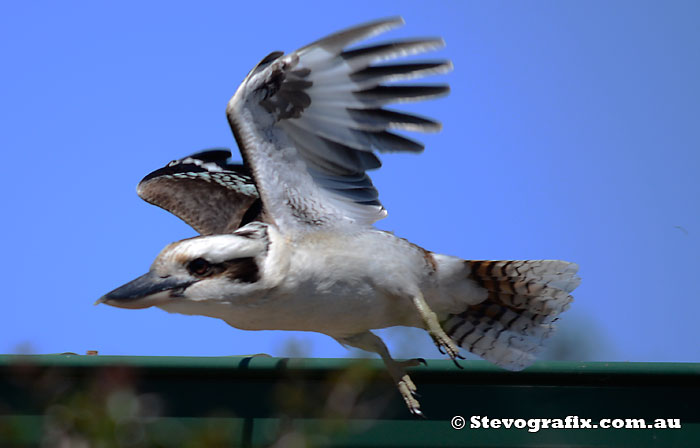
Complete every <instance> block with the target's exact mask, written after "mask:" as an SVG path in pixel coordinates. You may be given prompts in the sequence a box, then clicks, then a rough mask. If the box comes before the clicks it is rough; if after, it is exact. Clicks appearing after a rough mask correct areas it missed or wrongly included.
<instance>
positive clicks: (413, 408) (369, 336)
mask: <svg viewBox="0 0 700 448" xmlns="http://www.w3.org/2000/svg"><path fill="white" fill-rule="evenodd" d="M337 339H338V342H340V343H341V344H345V345H350V346H352V347H355V348H359V349H361V350H365V351H368V352H373V353H377V354H378V355H379V356H381V357H382V360H383V361H384V365H386V368H387V370H388V371H389V375H391V378H392V379H393V380H394V383H396V386H397V387H398V388H399V393H400V394H401V396H402V397H403V399H404V401H405V402H406V406H407V407H408V410H409V411H410V412H411V414H414V415H418V416H420V417H422V416H423V413H422V412H421V410H420V403H419V402H418V400H417V399H416V395H417V393H416V385H415V384H413V381H411V377H409V376H408V374H407V373H406V370H405V368H406V367H415V366H417V365H419V364H421V363H423V364H424V363H425V360H424V359H419V358H416V359H409V360H407V361H396V360H395V359H394V358H392V357H391V354H389V349H387V348H386V345H384V341H382V340H381V339H380V338H379V336H377V335H376V334H374V333H372V332H371V331H366V332H364V333H358V334H356V335H353V336H350V337H347V338H337Z"/></svg>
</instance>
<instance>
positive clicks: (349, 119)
mask: <svg viewBox="0 0 700 448" xmlns="http://www.w3.org/2000/svg"><path fill="white" fill-rule="evenodd" d="M403 24H404V21H403V19H402V18H401V17H390V18H385V19H380V20H375V21H372V22H368V23H364V24H361V25H358V26H355V27H351V28H348V29H345V30H342V31H339V32H336V33H334V34H331V35H329V36H327V37H324V38H322V39H319V40H317V41H315V42H313V43H311V44H308V45H306V46H304V47H302V48H300V49H298V50H296V51H293V52H290V53H288V54H285V53H283V52H279V51H277V52H273V53H270V54H269V55H268V56H266V57H265V58H263V59H262V60H261V61H260V62H259V63H258V64H257V65H256V66H255V67H254V68H253V69H252V70H251V71H250V72H249V73H248V75H247V76H246V77H245V79H244V80H243V82H242V83H241V84H240V86H239V87H238V89H237V90H236V92H235V93H234V95H233V97H232V98H231V99H230V101H229V102H228V104H227V107H226V116H227V118H228V122H229V124H230V127H231V129H232V132H233V135H234V138H235V141H236V143H237V145H238V148H239V150H240V153H241V157H242V163H231V162H229V161H228V160H229V158H230V157H231V152H230V151H228V150H227V149H221V148H219V149H216V148H215V149H211V150H207V151H202V152H199V153H196V154H192V155H190V156H187V157H184V158H181V159H178V160H174V161H172V162H170V163H168V164H167V165H166V166H164V167H163V168H160V169H158V170H156V171H153V172H152V173H150V174H148V175H147V176H146V177H144V179H143V180H142V181H141V182H140V183H139V184H138V187H137V193H138V195H139V196H140V197H141V198H143V199H144V200H146V201H147V202H149V203H152V204H154V205H156V206H159V207H161V208H164V209H165V210H167V211H169V212H171V213H173V214H174V215H176V216H177V217H179V218H181V219H182V220H183V221H185V222H186V223H187V224H189V225H190V226H191V227H193V228H194V229H195V230H196V231H197V232H198V233H199V235H198V236H196V237H193V238H188V239H183V240H181V241H177V242H174V243H171V244H169V245H167V246H166V247H165V248H164V249H163V250H162V251H161V252H160V254H159V255H158V256H157V257H156V259H155V261H154V262H153V264H152V265H151V267H150V269H149V271H148V272H147V273H146V274H144V275H142V276H141V277H138V278H136V279H135V280H133V281H131V282H128V283H126V284H125V285H123V286H121V287H118V288H116V289H114V290H113V291H111V292H109V293H107V294H105V295H104V296H102V297H101V298H100V299H98V301H97V302H96V304H99V303H104V304H107V305H111V306H115V307H120V308H130V309H142V308H147V307H153V306H154V307H158V308H161V309H163V310H165V311H167V312H171V313H180V314H186V315H202V316H209V317H213V318H218V319H222V320H223V321H225V322H226V323H228V324H229V325H231V326H233V327H235V328H238V329H243V330H289V331H311V332H317V333H322V334H325V335H328V336H330V337H331V338H334V339H335V340H337V341H338V342H339V343H340V344H342V345H344V346H346V347H354V348H359V349H361V350H365V351H368V352H372V353H375V354H377V355H379V357H381V359H382V360H383V361H384V364H385V366H386V368H387V370H388V373H389V375H390V376H391V378H392V379H393V382H394V383H395V385H396V387H397V388H398V391H399V393H400V395H401V397H402V398H403V400H404V402H405V404H406V406H407V408H408V410H409V411H410V413H412V414H414V415H417V416H423V415H424V414H423V411H422V410H421V406H420V402H419V401H418V397H419V395H418V392H417V387H416V385H415V384H414V382H413V381H412V379H411V377H410V376H409V375H408V373H407V368H409V367H415V366H418V365H419V364H420V363H421V362H424V360H422V359H419V358H416V359H409V360H404V361H398V360H395V359H394V358H393V357H392V356H391V354H390V352H389V350H388V348H387V347H386V345H385V343H384V341H383V340H382V339H381V338H380V337H379V336H377V335H376V334H375V333H374V332H373V330H377V329H382V328H388V327H395V326H406V327H416V328H421V329H424V330H425V331H426V332H427V333H428V334H429V335H430V337H431V338H432V340H433V341H434V343H435V345H436V347H437V349H438V350H439V351H440V352H441V353H443V354H446V355H447V356H448V357H449V358H450V359H452V360H453V361H454V362H455V364H457V366H460V364H459V360H460V359H464V356H463V355H462V353H463V351H462V350H466V351H468V352H471V353H473V354H476V355H478V356H480V357H482V358H484V359H486V360H488V361H490V362H492V363H494V364H496V365H498V366H501V367H503V368H506V369H510V370H521V369H523V368H525V367H527V366H528V365H530V364H532V362H533V361H534V360H535V357H536V355H537V353H538V351H539V350H540V349H541V347H542V345H543V343H544V341H545V339H546V338H547V337H548V336H549V335H550V334H551V333H552V331H553V329H554V321H555V320H557V319H558V316H559V314H560V313H562V312H563V311H565V310H566V309H567V308H568V307H569V306H570V303H571V301H572V300H573V298H572V296H571V292H572V291H573V290H574V289H575V288H576V287H577V286H578V285H579V283H580V278H579V277H578V276H577V271H578V266H577V265H576V264H575V263H571V262H566V261H560V260H465V259H462V258H459V257H455V256H450V255H443V254H438V253H434V252H431V251H429V250H426V249H424V248H422V247H419V246H418V245H416V244H413V243H411V242H409V241H407V240H406V239H403V238H400V237H398V236H396V235H394V234H393V233H391V232H387V231H383V230H379V229H377V228H376V227H374V223H375V222H376V221H378V220H380V219H382V218H384V217H385V216H386V215H387V211H386V209H385V208H384V206H383V205H382V203H381V202H380V201H379V195H378V192H377V189H376V188H375V187H374V185H373V183H372V180H371V179H370V177H369V175H368V174H367V172H368V171H371V170H374V169H377V168H379V167H380V166H381V162H380V159H379V158H378V156H377V153H385V152H408V153H420V152H421V151H423V149H424V146H423V145H422V144H421V143H419V142H417V141H414V140H412V139H409V138H407V137H405V136H403V135H401V134H400V131H418V132H436V131H439V130H440V129H441V124H440V123H439V122H438V121H436V120H433V119H430V118H426V117H422V116H418V115H415V114H412V113H406V112H403V111H400V110H395V109H390V108H387V107H386V106H387V105H388V104H393V103H402V102H409V101H422V100H429V99H434V98H438V97H442V96H444V95H447V94H448V92H449V86H448V85H445V84H414V83H405V82H403V81H406V80H411V79H417V78H422V77H425V76H428V75H441V74H444V73H447V72H449V71H450V70H452V68H453V66H452V64H451V62H449V61H446V60H428V61H419V62H416V61H414V60H413V59H411V60H409V61H408V62H406V61H401V62H397V61H396V59H399V58H403V57H406V56H411V55H415V54H420V53H424V52H427V51H432V50H436V49H439V48H441V47H442V46H443V45H444V41H443V40H442V39H440V38H419V39H405V40H392V41H388V42H385V43H378V44H365V45H364V46H357V44H358V43H359V42H362V41H364V40H366V39H369V38H371V37H374V36H376V35H379V34H381V33H384V32H387V31H389V30H391V29H394V28H397V27H399V26H401V25H403ZM397 81H398V82H399V83H397ZM396 131H398V132H396ZM460 367H461V366H460Z"/></svg>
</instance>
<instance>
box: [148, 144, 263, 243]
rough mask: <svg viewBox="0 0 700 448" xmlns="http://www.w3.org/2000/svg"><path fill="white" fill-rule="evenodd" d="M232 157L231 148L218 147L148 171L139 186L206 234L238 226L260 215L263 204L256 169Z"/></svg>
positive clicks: (201, 232)
mask: <svg viewBox="0 0 700 448" xmlns="http://www.w3.org/2000/svg"><path fill="white" fill-rule="evenodd" d="M229 157H231V152H230V151H229V150H227V149H215V150H208V151H203V152H199V153H196V154H193V155H191V156H187V157H184V158H182V159H179V160H173V161H172V162H170V163H168V164H167V165H166V166H164V167H163V168H160V169H158V170H155V171H153V172H152V173H150V174H149V175H147V176H146V177H144V178H143V180H141V182H139V185H138V187H137V190H136V191H137V193H138V195H139V196H140V197H141V198H142V199H143V200H145V201H146V202H149V203H151V204H153V205H157V206H158V207H161V208H163V209H165V210H167V211H169V212H170V213H172V214H174V215H175V216H177V217H178V218H180V219H182V220H183V221H185V222H186V223H187V224H189V225H190V226H192V228H194V229H195V230H196V231H197V232H199V233H200V234H202V235H212V234H219V233H230V232H233V231H234V230H236V229H237V228H239V227H240V226H241V225H244V224H246V223H248V222H250V221H256V220H260V214H261V208H262V207H261V201H260V197H259V196H258V190H257V188H256V187H255V183H254V182H253V179H252V177H251V175H250V172H249V171H248V169H247V168H246V167H245V166H244V165H240V164H230V163H228V162H227V159H228V158H229Z"/></svg>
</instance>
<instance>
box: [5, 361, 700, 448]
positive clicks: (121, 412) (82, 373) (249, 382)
mask: <svg viewBox="0 0 700 448" xmlns="http://www.w3.org/2000/svg"><path fill="white" fill-rule="evenodd" d="M463 365H464V367H465V368H464V369H463V370H460V369H457V368H456V367H455V366H454V365H453V364H452V362H450V361H445V360H429V361H428V366H427V367H416V368H413V369H410V373H411V377H412V378H413V380H414V382H415V383H416V385H417V386H418V390H419V393H420V394H421V398H420V402H421V406H422V409H423V411H424V412H425V414H426V416H427V418H426V419H424V420H421V419H417V418H415V417H413V416H411V415H410V414H409V413H408V411H407V410H406V408H405V406H404V404H403V402H402V400H401V398H400V396H399V395H398V393H397V392H396V390H395V388H394V386H393V384H392V383H391V381H390V380H389V378H388V375H387V374H386V372H385V369H384V367H383V365H382V363H381V361H378V360H348V359H288V358H269V357H218V358H194V357H122V356H78V355H2V356H0V447H6V446H8V447H26V446H38V445H39V444H41V443H42V441H43V442H44V443H46V442H49V444H51V443H58V442H64V443H66V444H67V445H68V446H70V444H71V443H72V444H73V445H77V444H79V443H81V442H87V443H88V444H89V446H96V445H98V444H100V443H101V444H102V445H103V446H135V447H141V446H159V447H160V446H162V447H170V446H173V447H181V446H191V447H199V446H227V447H228V446H269V445H272V444H274V443H276V442H277V443H279V446H290V445H293V444H294V443H298V445H297V446H337V447H360V446H362V447H376V446H395V447H412V446H512V447H515V446H552V447H554V446H633V445H634V446H636V447H644V446H663V447H670V446H684V447H685V446H700V364H681V363H568V362H567V363H565V362H539V363H536V364H535V365H533V366H532V367H530V368H528V369H526V370H524V371H522V372H508V371H505V370H502V369H499V368H497V367H494V366H492V365H490V364H488V363H486V362H482V361H468V362H463ZM455 416H462V417H464V418H465V420H466V427H465V428H464V429H461V430H455V429H453V427H452V426H451V422H452V419H453V418H454V417H455ZM475 416H478V417H488V418H489V419H494V418H497V419H514V420H513V422H512V424H519V425H521V426H522V425H523V424H526V423H528V422H527V421H528V420H529V419H538V418H539V419H543V418H544V419H552V420H551V422H550V423H549V424H550V425H553V424H556V422H557V419H561V421H564V420H565V419H566V417H567V416H571V417H570V418H569V420H568V423H569V424H572V423H574V420H573V419H572V417H573V416H576V417H578V418H579V419H590V423H591V424H600V423H601V419H610V424H611V425H612V424H615V425H619V424H622V423H624V420H625V419H644V422H645V424H652V425H653V424H654V423H656V424H657V425H660V424H661V423H670V424H671V425H674V423H675V421H676V420H675V419H678V420H679V421H680V425H681V427H680V428H666V429H664V428H636V429H626V428H608V429H603V428H597V429H593V428H591V429H551V428H547V429H540V430H539V431H537V432H531V431H528V428H529V427H528V426H526V427H524V428H510V429H505V428H503V427H501V428H498V429H484V428H479V429H475V428H471V427H470V425H471V423H472V418H473V417H475ZM517 419H522V420H523V421H521V422H516V421H515V420H517ZM614 419H621V420H615V421H614V422H613V420H614ZM657 419H664V420H663V422H659V421H657ZM666 419H671V420H670V421H667V420H666ZM478 420H479V421H480V422H483V420H481V419H480V418H479V419H478ZM504 422H506V423H507V422H508V420H504ZM641 422H642V420H635V421H634V422H631V423H632V424H637V425H638V424H640V423H641ZM581 423H583V422H582V420H579V424H581ZM530 424H532V425H534V421H533V422H532V423H530Z"/></svg>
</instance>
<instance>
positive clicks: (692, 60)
mask: <svg viewBox="0 0 700 448" xmlns="http://www.w3.org/2000/svg"><path fill="white" fill-rule="evenodd" d="M261 5H262V4H261V3H260V2H233V1H230V2H198V3H197V4H196V5H195V4H194V3H192V2H182V3H178V2H172V1H170V2H160V3H159V2H130V1H123V2H118V3H116V2H115V3H112V4H106V3H103V2H99V4H98V2H60V3H56V2H39V1H37V2H13V3H11V4H10V3H8V4H5V5H3V11H2V14H0V52H1V53H0V55H1V57H2V62H3V70H1V71H0V97H1V98H2V100H1V101H0V123H2V124H1V125H0V126H2V132H1V133H0V147H1V148H2V154H3V156H2V157H3V162H4V163H3V166H4V170H3V171H4V172H3V176H2V178H1V180H0V182H2V191H3V193H4V194H3V202H4V209H5V212H4V213H3V218H4V219H3V220H2V224H0V225H1V226H2V229H1V232H0V235H2V245H3V249H4V250H3V252H4V254H5V255H4V256H3V257H2V261H1V262H0V263H2V272H3V276H2V279H3V281H2V286H3V299H2V301H3V302H2V303H3V312H2V313H0V352H1V353H14V352H23V351H25V352H26V351H31V352H34V353H57V352H66V351H71V352H77V353H84V352H85V351H86V350H99V352H100V353H102V354H124V355H126V354H129V355H206V356H213V355H233V354H249V353H261V352H265V353H270V354H272V355H277V356H279V355H286V354H290V353H291V354H294V353H296V354H301V355H311V356H329V357H336V356H347V355H348V352H347V351H346V350H345V349H344V348H342V347H340V346H339V345H338V344H337V343H336V342H335V341H333V340H331V339H330V338H328V337H325V336H322V335H315V334H306V333H284V332H245V331H241V330H236V329H233V328H231V327H228V326H227V325H226V324H225V323H223V322H220V321H217V320H214V319H210V318H205V317H191V316H179V315H171V314H168V313H165V312H163V311H161V310H158V309H149V310H140V311H132V310H121V309H116V308H111V307H107V306H98V307H93V306H92V303H93V302H94V300H95V299H97V298H98V297H100V296H101V295H102V294H104V293H105V292H107V291H109V290H111V289H113V288H114V287H116V286H119V285H120V284H122V283H124V282H126V281H128V280H131V279H132V278H134V277H136V276H138V275H140V274H142V273H144V272H145V271H146V270H147V269H148V267H149V266H150V263H151V262H152V260H153V258H154V257H155V256H156V255H157V254H158V252H159V251H160V250H161V249H162V247H163V246H165V245H166V244H167V243H169V242H171V241H175V240H179V239H182V238H186V237H190V236H193V235H194V231H193V230H191V229H190V228H188V227H187V226H186V225H185V224H184V223H182V222H180V221H179V220H178V219H177V218H175V217H173V216H171V215H169V214H168V213H166V212H164V211H162V210H160V209H158V208H156V207H153V206H151V205H148V204H146V203H145V202H143V201H141V200H140V199H139V198H138V197H137V196H136V192H135V186H136V184H137V182H138V181H139V180H140V179H141V178H142V177H143V176H144V175H145V174H147V173H148V172H150V171H151V170H154V169H156V168H159V167H161V166H162V165H164V164H165V163H167V162H168V161H170V160H172V159H174V158H179V157H182V156H184V155H187V154H188V153H191V152H194V151H197V150H200V149H203V148H209V147H217V146H227V147H232V148H235V143H234V141H233V138H232V136H231V132H230V130H229V128H228V124H227V122H226V118H225V114H224V108H225V105H226V102H227V101H228V99H229V97H230V96H231V95H232V94H233V93H234V91H235V89H236V87H237V85H238V83H239V82H240V81H241V80H242V78H243V77H244V76H245V74H246V73H247V72H248V70H250V68H252V67H253V66H254V65H255V64H256V63H257V62H258V61H259V60H260V59H261V58H262V57H264V56H265V55H266V54H267V53H269V52H270V51H273V50H284V51H291V50H294V49H295V48H297V47H299V46H302V45H304V44H306V43H308V42H310V41H312V40H315V39H317V38H319V37H321V36H324V35H326V34H328V33H330V32H333V31H336V30H338V29H341V28H344V27H347V26H351V25H354V24H357V23H360V22H363V21H367V20H372V19H375V18H379V17H385V16H390V15H396V14H401V15H403V16H404V18H405V19H406V22H407V25H406V26H405V27H404V28H401V29H400V30H397V31H393V32H391V33H389V34H387V35H384V36H383V37H381V38H379V40H383V39H391V38H400V37H412V36H441V37H443V38H444V39H445V40H446V42H447V47H446V48H445V49H444V50H442V51H440V52H439V53H435V54H434V55H433V56H435V57H443V58H449V59H451V60H452V61H453V62H454V66H455V70H454V72H452V73H451V74H449V75H447V76H442V77H441V79H439V80H438V79H437V78H436V79H435V80H434V81H445V82H449V83H450V85H451V86H452V93H451V95H450V96H449V97H447V98H444V99H440V100H436V101H432V102H429V103H419V104H411V105H410V106H408V107H406V108H405V109H408V110H414V111H417V112H419V113H421V114H423V115H427V116H432V117H435V118H437V119H439V120H441V121H442V122H443V124H444V130H443V132H441V133H439V134H435V135H427V136H425V137H421V140H422V141H424V142H425V143H426V146H427V149H426V151H425V152H424V154H422V155H420V156H415V155H393V154H390V155H385V156H384V157H383V158H382V159H383V162H384V167H383V168H382V169H381V170H380V171H378V172H375V173H374V175H373V179H374V181H375V185H376V186H377V187H378V189H379V191H380V195H381V200H382V202H383V203H384V205H385V206H386V207H387V209H388V210H389V217H388V218H387V219H386V220H384V221H381V222H380V223H378V226H379V227H380V228H383V229H387V230H392V231H394V232H395V233H396V234H397V235H399V236H401V237H404V238H407V239H409V240H411V241H413V242H414V243H416V244H419V245H421V246H423V247H425V248H427V249H430V250H433V251H435V252H441V253H447V254H451V255H457V256H460V257H462V258H465V259H484V258H486V259H539V258H556V259H564V260H569V261H575V262H577V263H579V265H580V266H581V270H580V275H581V277H582V278H583V282H582V284H581V286H580V287H579V288H578V289H577V290H576V293H575V302H574V304H573V306H572V308H571V309H570V310H569V311H568V312H567V313H566V314H565V315H564V316H563V317H562V319H561V320H560V323H561V325H560V331H559V333H558V334H557V335H555V337H554V338H553V340H552V344H553V346H554V347H555V349H557V350H559V351H561V350H564V351H569V352H571V353H573V355H572V354H571V353H570V354H569V356H573V357H574V358H575V359H585V360H606V361H698V360H699V358H700V344H699V343H698V340H699V339H700V325H698V324H697V321H698V316H699V315H700V283H699V282H698V281H697V279H698V268H699V267H700V266H699V263H698V261H700V255H698V254H700V213H699V212H698V206H699V205H700V203H699V199H700V181H698V174H697V173H698V169H699V168H700V157H699V156H698V154H699V153H700V151H699V150H700V82H699V81H698V80H700V59H699V58H698V54H700V28H699V27H698V26H697V18H698V17H700V3H697V2H683V1H675V2H637V1H635V2H631V1H630V2H625V1H617V2H602V1H599V2H597V1H592V2H554V1H547V2H430V4H428V3H427V2H426V3H423V2H401V3H389V2H379V1H373V2H346V3H343V4H342V6H341V5H340V4H337V3H336V2H317V3H299V2H294V3H292V2H284V3H279V4H275V3H270V4H268V3H266V4H265V6H264V8H263V9H262V10H260V9H259V8H261V7H262V6H261ZM383 334H385V335H387V337H388V338H389V339H390V346H391V347H392V349H393V350H394V351H395V353H396V354H397V355H399V356H417V355H422V356H425V357H439V356H440V355H439V353H438V352H437V351H436V350H435V349H434V348H433V347H432V343H431V342H430V339H429V337H428V336H427V335H421V334H418V333H417V332H402V331H393V330H389V331H386V332H383ZM562 347H563V348H562ZM559 351H557V352H556V353H559ZM556 353H555V355H550V356H555V357H556Z"/></svg>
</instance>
